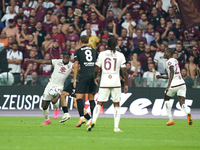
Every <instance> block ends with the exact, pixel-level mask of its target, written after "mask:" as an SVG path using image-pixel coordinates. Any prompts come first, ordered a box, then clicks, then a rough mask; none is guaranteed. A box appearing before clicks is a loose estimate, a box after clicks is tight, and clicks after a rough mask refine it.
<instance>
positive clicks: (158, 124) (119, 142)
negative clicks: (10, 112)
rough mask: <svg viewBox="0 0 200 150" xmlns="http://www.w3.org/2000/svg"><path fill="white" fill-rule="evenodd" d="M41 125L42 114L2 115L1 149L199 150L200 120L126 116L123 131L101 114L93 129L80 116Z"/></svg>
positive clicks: (121, 122)
mask: <svg viewBox="0 0 200 150" xmlns="http://www.w3.org/2000/svg"><path fill="white" fill-rule="evenodd" d="M59 120H60V118H58V119H57V120H55V119H53V118H51V121H52V123H51V124H50V125H40V124H41V123H42V122H43V121H44V119H43V118H42V117H0V150H15V149H18V150H40V149H41V150H43V149H44V150H64V149H65V150H90V149H92V150H165V149H166V150H173V149H180V150H185V149H191V150H200V120H194V124H193V126H191V127H190V126H189V125H188V123H187V120H186V119H175V120H174V121H175V125H174V126H169V127H168V126H165V123H166V122H167V119H127V118H126V119H125V118H122V119H121V121H120V129H121V130H122V131H123V133H114V132H113V122H114V121H113V118H98V120H97V124H96V126H95V128H94V129H93V130H92V132H86V126H85V125H82V127H81V128H76V127H75V125H76V124H77V123H78V118H72V119H70V120H68V121H66V122H65V123H63V124H61V123H59Z"/></svg>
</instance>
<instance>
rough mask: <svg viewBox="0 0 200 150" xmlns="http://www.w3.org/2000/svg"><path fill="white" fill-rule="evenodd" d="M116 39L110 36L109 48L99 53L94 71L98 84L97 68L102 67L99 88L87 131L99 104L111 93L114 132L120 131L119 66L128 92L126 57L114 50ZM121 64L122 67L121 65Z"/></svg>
mask: <svg viewBox="0 0 200 150" xmlns="http://www.w3.org/2000/svg"><path fill="white" fill-rule="evenodd" d="M116 45H117V40H116V39H115V38H110V39H109V40H108V47H109V49H110V50H106V51H103V52H101V53H100V54H99V56H98V59H97V62H96V64H95V65H96V68H95V73H94V79H95V84H98V78H97V76H98V73H99V69H100V68H101V69H102V76H101V81H100V88H99V92H98V100H97V105H96V106H95V108H94V111H93V118H92V122H91V123H90V124H89V125H88V126H87V131H91V130H92V128H94V126H95V124H96V120H97V117H98V115H99V111H100V109H101V106H103V104H104V102H106V101H108V99H109V96H110V95H111V97H112V100H113V105H114V132H122V131H121V130H120V129H119V128H118V125H119V121H120V105H119V102H120V99H121V82H120V68H122V71H123V76H124V79H125V84H126V85H125V87H124V92H125V93H127V92H128V77H127V73H126V69H125V67H126V66H125V65H124V64H125V63H126V59H125V57H124V55H123V54H122V53H120V52H118V51H116V50H115V47H116ZM122 66H123V67H122Z"/></svg>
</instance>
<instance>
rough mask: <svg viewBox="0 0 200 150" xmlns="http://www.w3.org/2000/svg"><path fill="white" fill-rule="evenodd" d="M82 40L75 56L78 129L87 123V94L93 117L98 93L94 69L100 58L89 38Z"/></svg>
mask: <svg viewBox="0 0 200 150" xmlns="http://www.w3.org/2000/svg"><path fill="white" fill-rule="evenodd" d="M80 40H81V48H79V49H78V50H76V52H75V54H74V61H75V62H74V88H76V99H77V106H78V112H79V115H80V120H79V122H78V124H77V125H76V127H81V125H82V124H84V123H85V118H84V115H83V108H84V107H83V100H82V99H83V96H84V94H85V93H88V98H89V102H90V109H91V115H92V116H93V113H92V112H93V109H94V107H95V101H94V95H95V91H96V84H95V83H94V69H95V62H96V59H97V57H98V54H97V51H96V50H94V49H93V48H91V47H89V46H88V42H89V37H88V36H86V35H83V36H81V38H80ZM79 64H80V67H81V68H80V70H79V82H78V83H77V74H78V69H79ZM76 83H77V86H76ZM90 122H91V121H90Z"/></svg>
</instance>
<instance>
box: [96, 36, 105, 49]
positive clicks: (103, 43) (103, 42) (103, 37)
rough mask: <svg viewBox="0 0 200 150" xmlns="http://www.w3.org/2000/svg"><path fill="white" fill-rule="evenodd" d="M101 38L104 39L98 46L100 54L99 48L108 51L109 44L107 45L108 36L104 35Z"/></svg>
mask: <svg viewBox="0 0 200 150" xmlns="http://www.w3.org/2000/svg"><path fill="white" fill-rule="evenodd" d="M101 38H102V40H101V43H99V44H98V46H97V49H96V50H97V52H98V53H99V52H100V49H99V48H100V47H101V46H103V47H104V50H107V49H108V44H107V41H108V36H107V35H105V34H104V35H103V36H102V37H101Z"/></svg>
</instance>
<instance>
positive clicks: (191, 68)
mask: <svg viewBox="0 0 200 150" xmlns="http://www.w3.org/2000/svg"><path fill="white" fill-rule="evenodd" d="M185 68H186V69H187V76H188V77H190V78H193V79H194V78H195V77H196V73H197V65H196V64H195V63H194V57H193V56H192V55H190V56H189V59H188V63H186V64H185Z"/></svg>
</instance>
